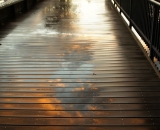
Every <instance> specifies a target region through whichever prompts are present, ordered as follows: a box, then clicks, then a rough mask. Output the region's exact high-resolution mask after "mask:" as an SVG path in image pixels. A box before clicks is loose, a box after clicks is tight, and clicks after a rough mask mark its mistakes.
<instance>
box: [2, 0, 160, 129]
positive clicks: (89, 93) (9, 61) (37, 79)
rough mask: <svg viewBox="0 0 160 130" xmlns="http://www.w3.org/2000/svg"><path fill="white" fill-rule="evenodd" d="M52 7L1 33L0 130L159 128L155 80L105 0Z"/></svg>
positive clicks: (159, 83) (53, 0)
mask: <svg viewBox="0 0 160 130" xmlns="http://www.w3.org/2000/svg"><path fill="white" fill-rule="evenodd" d="M57 1H58V0H45V1H43V2H41V3H39V5H37V6H36V8H34V9H32V10H30V11H29V12H27V13H25V14H23V15H22V16H21V17H19V18H17V19H16V20H14V21H11V22H10V23H8V24H7V25H5V26H4V27H3V28H2V29H1V30H0V43H1V44H2V45H1V46H0V130H158V129H160V124H159V122H160V111H159V109H160V95H159V93H160V79H159V78H158V76H157V75H156V73H155V72H154V70H153V68H152V66H151V65H150V63H149V62H148V61H147V59H146V58H145V56H144V54H143V53H142V51H141V50H140V48H139V47H138V45H137V43H136V41H135V40H134V39H133V37H132V35H131V34H130V33H129V31H128V30H127V28H126V27H125V25H124V23H123V22H122V21H121V19H120V18H119V16H118V14H117V13H116V11H115V10H114V9H113V7H112V4H111V3H110V0H72V2H71V5H70V6H69V7H70V8H67V10H68V11H69V13H68V12H67V11H64V9H58V8H59V5H62V4H63V3H57ZM53 7H55V8H53ZM49 8H50V11H48V9H49ZM47 16H60V17H61V19H60V20H58V21H59V22H55V21H54V20H53V21H52V23H51V22H50V23H47V22H46V18H47ZM46 23H47V25H46Z"/></svg>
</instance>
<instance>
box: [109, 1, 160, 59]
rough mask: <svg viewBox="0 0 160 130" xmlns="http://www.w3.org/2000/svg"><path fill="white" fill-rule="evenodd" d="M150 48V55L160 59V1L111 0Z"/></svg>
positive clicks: (152, 57) (151, 57)
mask: <svg viewBox="0 0 160 130" xmlns="http://www.w3.org/2000/svg"><path fill="white" fill-rule="evenodd" d="M111 1H112V2H113V4H114V6H115V7H116V8H117V10H118V11H119V12H120V13H121V14H123V15H124V16H125V17H126V18H127V19H128V23H129V27H130V29H132V28H134V29H135V30H136V32H137V33H138V34H139V36H140V37H141V38H142V39H143V41H144V42H145V44H146V45H147V46H148V48H149V57H150V59H151V60H152V61H153V62H155V59H156V61H160V3H159V2H157V1H155V0H111Z"/></svg>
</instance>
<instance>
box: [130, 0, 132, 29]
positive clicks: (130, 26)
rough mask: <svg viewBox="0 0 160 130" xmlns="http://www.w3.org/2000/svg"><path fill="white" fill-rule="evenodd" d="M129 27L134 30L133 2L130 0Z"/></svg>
mask: <svg viewBox="0 0 160 130" xmlns="http://www.w3.org/2000/svg"><path fill="white" fill-rule="evenodd" d="M129 7H130V9H129V27H130V29H131V28H132V0H130V5H129Z"/></svg>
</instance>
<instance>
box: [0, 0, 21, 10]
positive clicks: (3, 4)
mask: <svg viewBox="0 0 160 130" xmlns="http://www.w3.org/2000/svg"><path fill="white" fill-rule="evenodd" d="M21 1H23V0H9V1H6V2H4V3H1V4H0V9H3V8H6V7H8V6H11V5H13V4H16V3H18V2H21Z"/></svg>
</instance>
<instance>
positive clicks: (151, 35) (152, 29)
mask: <svg viewBox="0 0 160 130" xmlns="http://www.w3.org/2000/svg"><path fill="white" fill-rule="evenodd" d="M152 13H153V17H152V24H151V33H150V47H149V48H150V59H151V60H152V61H153V59H154V52H153V42H154V39H153V37H154V23H155V5H154V4H153V12H152Z"/></svg>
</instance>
